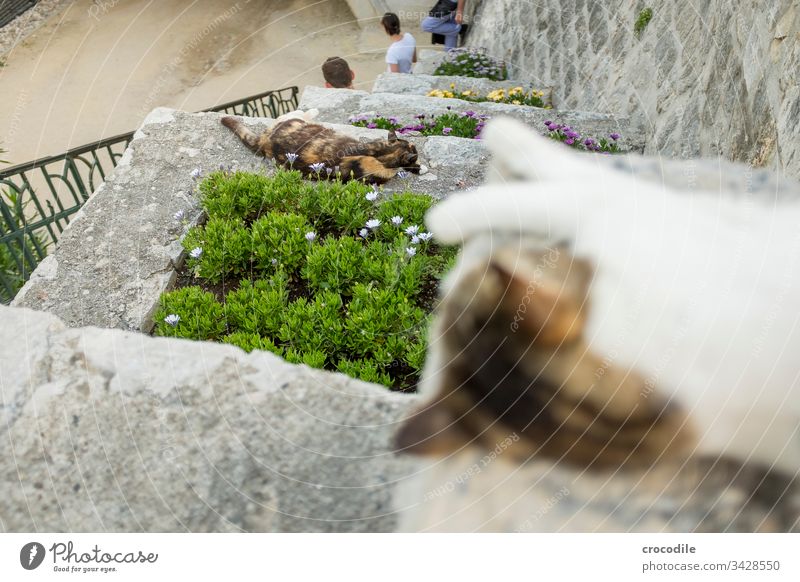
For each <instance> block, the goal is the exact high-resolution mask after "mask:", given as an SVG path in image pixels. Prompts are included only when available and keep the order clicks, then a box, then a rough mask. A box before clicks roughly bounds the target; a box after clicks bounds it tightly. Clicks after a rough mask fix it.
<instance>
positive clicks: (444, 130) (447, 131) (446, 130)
mask: <svg viewBox="0 0 800 582" xmlns="http://www.w3.org/2000/svg"><path fill="white" fill-rule="evenodd" d="M451 131H453V128H452V127H443V128H442V135H450V132H451Z"/></svg>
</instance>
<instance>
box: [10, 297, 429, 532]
mask: <svg viewBox="0 0 800 582" xmlns="http://www.w3.org/2000/svg"><path fill="white" fill-rule="evenodd" d="M0 321H2V322H3V323H2V325H0V532H22V531H34V530H37V531H56V532H64V531H74V532H92V531H109V532H131V531H133V532H136V531H148V532H160V531H175V532H184V531H194V532H203V531H267V532H269V531H280V532H286V531H345V532H358V531H392V530H393V529H394V528H395V523H396V516H395V514H394V512H393V511H392V509H391V499H392V491H393V489H394V487H395V484H396V483H397V482H398V481H401V480H402V479H403V478H404V477H405V476H407V475H408V473H409V472H410V470H411V468H410V465H409V460H408V459H407V458H406V459H401V458H398V457H396V456H395V455H393V454H392V453H391V452H390V451H391V435H392V433H393V432H394V430H395V428H396V425H397V422H398V420H399V419H400V418H401V417H402V416H403V415H404V414H405V413H406V410H407V407H408V406H409V405H411V404H412V403H413V402H414V400H415V398H414V397H412V396H408V395H403V394H397V393H392V392H390V391H388V390H386V389H385V388H383V387H381V386H374V385H369V384H365V383H363V382H359V381H357V380H352V379H350V378H347V377H346V376H343V375H341V374H332V373H329V372H323V371H319V370H311V369H309V368H306V367H305V366H294V365H291V364H287V363H286V362H284V361H283V360H281V359H280V358H278V357H277V356H274V355H272V354H269V353H264V352H255V353H252V354H249V355H248V354H245V353H244V352H243V351H242V350H240V349H238V348H235V347H233V346H229V345H224V344H215V343H204V342H191V341H186V340H176V339H168V338H153V337H147V336H144V335H142V334H138V333H130V332H123V331H121V330H110V329H97V328H78V329H73V328H68V327H67V326H66V325H65V324H64V322H62V321H60V320H59V319H58V318H56V317H55V316H53V315H50V314H47V313H41V312H35V311H31V310H28V309H17V308H9V307H0ZM21 339H22V340H23V341H21ZM8 346H15V347H14V348H13V349H9V348H8Z"/></svg>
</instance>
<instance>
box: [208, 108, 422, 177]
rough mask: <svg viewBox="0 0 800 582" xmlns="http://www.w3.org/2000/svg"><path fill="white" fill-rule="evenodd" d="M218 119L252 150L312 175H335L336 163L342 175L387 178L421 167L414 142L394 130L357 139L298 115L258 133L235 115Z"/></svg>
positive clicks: (417, 170)
mask: <svg viewBox="0 0 800 582" xmlns="http://www.w3.org/2000/svg"><path fill="white" fill-rule="evenodd" d="M222 124H223V125H225V127H228V128H229V129H231V130H232V131H233V132H234V133H235V134H236V135H237V136H238V137H239V139H241V140H242V141H243V142H244V144H245V145H246V146H247V147H249V148H250V149H251V150H253V151H254V152H256V153H259V154H261V155H263V156H265V157H268V158H273V159H274V160H275V161H276V162H277V163H278V164H281V165H283V166H285V167H291V168H294V169H295V170H299V171H301V172H302V173H303V174H304V175H305V176H307V177H310V178H327V177H329V176H330V177H336V176H337V169H338V172H339V173H340V177H341V179H342V180H344V181H348V180H362V181H364V182H367V183H369V184H385V183H386V182H388V181H389V180H391V179H392V178H393V177H394V176H396V175H397V173H398V172H400V171H406V172H412V173H417V174H418V173H419V172H420V166H419V165H418V164H417V150H416V148H415V147H414V145H413V144H412V143H410V142H408V141H405V140H402V139H398V137H397V135H396V134H395V133H394V132H393V131H392V132H389V138H388V139H386V140H373V141H369V142H361V141H359V140H357V139H355V138H352V137H350V136H347V135H342V134H339V133H336V132H335V131H334V130H333V129H330V128H327V127H324V126H322V125H318V124H315V123H308V122H306V121H305V120H304V119H298V118H290V119H286V120H278V122H277V123H276V124H275V125H273V126H272V127H270V128H268V129H267V130H266V131H264V133H262V134H261V135H260V136H259V135H256V134H255V133H254V132H252V131H251V130H250V129H249V128H248V127H247V126H246V125H244V124H243V123H242V122H241V121H240V120H239V119H237V118H235V117H223V118H222ZM295 156H296V157H295ZM313 164H324V167H320V166H315V167H312V165H313ZM328 169H329V170H331V172H328V171H327V170H328Z"/></svg>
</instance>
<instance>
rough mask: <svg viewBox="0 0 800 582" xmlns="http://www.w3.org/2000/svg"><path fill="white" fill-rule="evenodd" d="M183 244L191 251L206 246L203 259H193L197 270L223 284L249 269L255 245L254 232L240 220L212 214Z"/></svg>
mask: <svg viewBox="0 0 800 582" xmlns="http://www.w3.org/2000/svg"><path fill="white" fill-rule="evenodd" d="M183 247H184V248H185V249H186V250H188V251H190V252H191V251H192V250H194V249H196V248H200V249H202V251H203V253H202V255H201V256H200V258H199V259H193V260H192V261H191V262H192V266H193V267H194V269H195V273H196V274H197V275H198V276H200V277H203V278H204V279H208V280H209V281H210V282H212V283H219V282H220V281H222V280H223V279H229V278H231V277H241V276H242V275H244V274H245V273H246V272H247V271H248V270H249V267H250V260H251V257H252V247H253V244H252V238H251V236H250V231H249V230H248V229H247V228H245V225H244V223H243V222H242V221H241V220H240V219H236V218H218V217H211V218H209V219H208V222H207V223H206V224H205V226H204V227H202V228H198V227H195V228H193V229H191V230H190V231H189V232H188V233H187V234H186V237H185V238H184V239H183Z"/></svg>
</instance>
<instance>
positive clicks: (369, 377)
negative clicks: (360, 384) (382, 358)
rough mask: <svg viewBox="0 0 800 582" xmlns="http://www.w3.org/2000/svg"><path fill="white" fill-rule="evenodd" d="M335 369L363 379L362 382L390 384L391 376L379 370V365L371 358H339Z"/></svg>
mask: <svg viewBox="0 0 800 582" xmlns="http://www.w3.org/2000/svg"><path fill="white" fill-rule="evenodd" d="M336 369H337V370H339V371H340V372H341V373H342V374H347V375H348V376H350V377H352V378H358V379H359V380H364V382H374V383H375V384H384V385H387V386H389V385H391V383H392V378H391V377H390V376H389V374H387V373H386V372H382V371H380V366H379V365H378V364H377V362H374V361H372V360H357V361H350V360H339V363H338V364H337V365H336Z"/></svg>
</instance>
